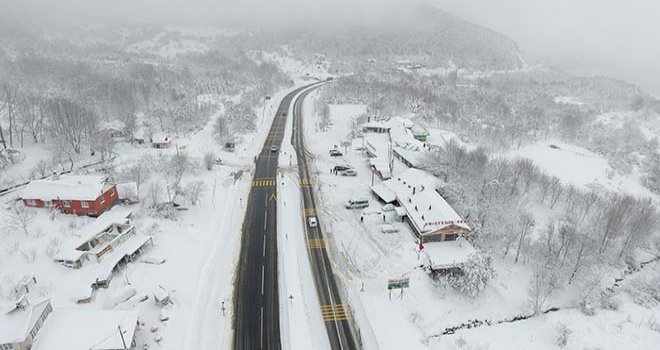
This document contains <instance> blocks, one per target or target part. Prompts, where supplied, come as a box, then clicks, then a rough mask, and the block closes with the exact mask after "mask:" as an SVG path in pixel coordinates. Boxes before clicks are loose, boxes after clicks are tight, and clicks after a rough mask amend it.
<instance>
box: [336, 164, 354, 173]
mask: <svg viewBox="0 0 660 350" xmlns="http://www.w3.org/2000/svg"><path fill="white" fill-rule="evenodd" d="M348 169H352V168H351V167H350V166H348V165H335V167H334V168H332V170H333V171H334V172H335V173H338V172H340V171H344V170H348Z"/></svg>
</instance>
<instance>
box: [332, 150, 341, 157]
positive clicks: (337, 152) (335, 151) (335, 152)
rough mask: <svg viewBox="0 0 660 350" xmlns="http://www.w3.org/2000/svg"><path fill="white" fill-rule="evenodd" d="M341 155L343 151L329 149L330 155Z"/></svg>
mask: <svg viewBox="0 0 660 350" xmlns="http://www.w3.org/2000/svg"><path fill="white" fill-rule="evenodd" d="M343 155H344V154H343V153H341V152H339V151H338V150H336V149H331V150H330V157H341V156H343Z"/></svg>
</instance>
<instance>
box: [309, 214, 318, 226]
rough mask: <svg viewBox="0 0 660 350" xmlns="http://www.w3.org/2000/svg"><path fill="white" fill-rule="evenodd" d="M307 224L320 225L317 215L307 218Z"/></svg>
mask: <svg viewBox="0 0 660 350" xmlns="http://www.w3.org/2000/svg"><path fill="white" fill-rule="evenodd" d="M307 224H308V225H309V227H312V228H313V227H316V226H318V225H319V223H318V222H317V221H316V216H310V217H309V218H307Z"/></svg>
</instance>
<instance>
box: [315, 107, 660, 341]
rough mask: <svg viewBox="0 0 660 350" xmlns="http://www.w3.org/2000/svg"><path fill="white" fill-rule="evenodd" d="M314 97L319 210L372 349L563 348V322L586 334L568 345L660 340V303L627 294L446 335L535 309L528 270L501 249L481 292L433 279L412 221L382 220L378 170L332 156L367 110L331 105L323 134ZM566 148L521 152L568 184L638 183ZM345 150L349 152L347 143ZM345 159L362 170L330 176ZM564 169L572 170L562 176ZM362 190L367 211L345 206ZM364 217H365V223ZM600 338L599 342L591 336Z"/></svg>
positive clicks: (353, 153) (557, 301)
mask: <svg viewBox="0 0 660 350" xmlns="http://www.w3.org/2000/svg"><path fill="white" fill-rule="evenodd" d="M313 96H314V95H311V96H310V97H313ZM313 103H314V102H313V98H309V99H308V100H307V101H306V102H305V108H304V113H305V116H304V118H305V132H306V143H307V145H308V149H309V150H310V151H311V152H312V153H313V154H314V155H315V160H314V162H313V164H314V165H313V167H314V168H315V171H314V174H315V176H316V178H317V180H318V181H317V185H316V186H317V191H318V192H317V193H318V195H319V198H320V205H321V210H320V213H319V216H320V217H321V218H322V222H323V223H324V224H325V225H326V227H325V232H327V235H328V239H329V240H330V242H331V244H329V246H330V252H331V256H332V259H333V262H334V264H335V266H336V273H337V275H338V276H340V279H341V280H342V281H343V284H344V286H345V287H346V291H345V294H347V295H349V304H350V307H351V309H352V311H353V314H354V315H355V318H356V320H357V321H358V325H359V327H360V333H361V335H362V340H363V343H364V345H365V348H366V349H402V348H406V349H453V348H456V349H505V348H506V349H511V348H541V349H546V348H547V349H550V348H556V345H555V340H556V334H555V333H556V332H555V331H554V327H555V326H556V324H557V323H558V322H562V323H565V324H566V325H567V326H568V327H570V328H571V329H572V330H573V332H574V333H573V338H572V339H577V338H580V340H579V341H574V342H573V341H570V342H569V344H570V348H576V349H582V348H599V347H600V348H622V349H623V348H626V346H625V345H626V344H628V345H630V344H634V345H635V346H634V347H635V348H638V349H653V348H654V344H656V345H657V344H658V338H659V337H660V333H658V332H656V331H653V330H652V328H651V327H649V326H648V325H647V323H648V322H650V321H648V320H649V317H651V315H652V314H653V313H654V312H657V307H656V308H654V309H644V310H641V311H640V307H639V306H637V305H635V304H633V303H631V302H630V301H629V300H625V297H624V300H625V301H624V302H623V303H622V306H621V308H620V309H619V310H618V311H603V312H602V313H601V312H600V311H599V313H598V314H597V315H596V316H594V317H588V316H585V315H583V314H582V313H581V312H580V311H578V310H575V309H566V310H561V311H558V312H556V313H551V314H548V315H543V316H540V317H538V318H533V319H530V320H526V321H519V322H516V323H505V324H501V325H495V326H484V327H480V328H476V329H468V330H461V331H458V332H457V334H455V335H446V336H440V334H441V333H442V331H443V330H444V329H445V328H447V327H452V326H457V325H460V324H462V323H464V322H467V321H469V320H483V321H485V320H491V321H498V320H505V319H511V318H513V317H516V316H518V315H527V314H529V313H530V312H531V306H530V301H529V299H530V297H529V295H528V286H529V284H530V280H531V277H532V271H531V267H530V266H529V265H525V264H514V263H513V261H512V260H511V259H510V258H509V259H502V258H501V257H499V256H495V257H494V263H495V270H496V271H497V277H496V278H495V279H494V280H493V281H491V282H490V285H489V286H488V287H487V288H486V290H485V291H484V292H482V293H481V294H480V295H479V296H477V297H476V298H469V297H467V296H464V295H461V294H460V293H459V292H457V291H456V290H454V289H453V288H451V287H448V286H445V285H438V284H437V283H436V282H434V281H433V280H432V279H431V278H430V276H429V275H428V274H427V273H426V272H425V271H423V270H422V269H420V268H419V266H420V265H421V264H422V261H421V260H420V257H419V256H418V253H417V244H416V241H415V237H414V235H413V233H412V232H411V230H410V228H409V227H408V226H407V225H406V224H404V223H401V222H397V221H396V220H395V218H394V217H393V215H392V214H386V219H385V222H383V217H382V212H381V210H380V209H381V208H380V206H379V204H378V203H377V201H376V200H375V198H374V197H373V196H372V195H371V193H370V185H371V182H372V175H371V172H370V170H369V168H368V165H367V164H368V163H367V160H366V157H365V155H364V154H363V153H362V152H361V151H360V150H355V149H353V148H352V147H349V148H347V149H346V152H345V154H344V156H343V157H330V156H329V154H328V150H329V149H331V148H333V147H334V145H339V144H340V143H341V142H342V141H345V140H346V137H347V134H348V131H349V130H350V128H351V125H352V120H353V118H354V117H355V116H356V115H359V114H360V113H361V112H362V111H363V110H364V106H361V105H343V106H332V105H331V108H330V110H331V121H332V125H331V126H330V127H329V128H328V129H327V130H326V131H321V130H320V129H319V127H318V125H319V121H320V117H319V116H316V115H314V109H313ZM429 131H430V136H429V140H431V139H433V138H435V139H442V140H443V141H444V142H446V140H447V139H449V138H452V137H455V135H452V134H451V133H447V132H444V131H441V130H429ZM436 141H437V140H436ZM444 142H442V143H444ZM359 143H360V142H354V143H353V144H354V145H357V144H359ZM438 143H441V142H438ZM559 146H560V147H562V148H561V150H556V149H551V148H549V147H548V145H539V146H536V147H530V148H529V149H523V150H520V151H519V153H517V154H515V155H514V156H529V157H533V159H534V160H535V161H538V162H539V164H540V166H541V167H543V168H546V167H547V168H548V169H546V170H547V171H549V172H552V171H555V172H556V174H557V175H558V176H559V175H562V176H563V178H562V180H564V181H573V182H574V183H576V184H581V185H588V184H590V183H592V182H593V181H594V180H595V181H608V182H604V183H602V185H603V186H608V187H609V186H613V185H614V184H618V185H619V186H621V187H622V188H629V189H631V190H639V188H637V187H635V186H634V185H633V184H634V183H635V182H634V181H633V180H630V179H624V178H615V180H612V179H608V178H607V163H606V162H605V161H604V160H603V159H602V158H599V157H597V156H596V155H594V154H591V153H588V152H585V151H584V150H580V149H578V148H574V147H570V146H568V145H564V144H559ZM545 148H547V149H548V150H546V149H545ZM340 150H341V151H342V152H344V148H343V147H340ZM552 152H557V153H559V154H552ZM546 153H548V154H546ZM562 162H569V163H562ZM571 162H572V163H571ZM585 162H593V169H592V170H589V171H593V173H590V174H589V175H587V176H585V174H581V175H580V177H578V176H577V175H575V174H573V173H572V172H571V171H570V170H572V169H575V167H574V166H575V165H576V164H579V165H581V167H584V164H585ZM345 164H347V165H350V166H352V167H354V168H355V169H356V170H357V172H358V176H357V177H343V176H338V175H333V174H332V173H331V171H330V169H331V168H332V167H334V166H335V165H345ZM571 164H573V165H571ZM589 164H591V163H589ZM564 168H565V169H569V171H568V172H565V173H561V170H562V169H564ZM589 168H591V167H589ZM403 170H405V165H403V164H402V163H400V162H398V161H395V164H394V172H393V173H394V174H397V173H399V172H401V171H403ZM585 179H586V180H585ZM373 181H374V183H378V182H379V181H380V180H379V179H378V178H377V177H374V179H373ZM616 181H618V182H616ZM626 186H629V187H626ZM359 197H362V198H369V201H370V207H369V208H367V209H364V210H349V209H345V208H344V206H343V205H344V203H345V202H346V201H347V200H348V199H349V198H359ZM361 216H364V222H363V223H362V222H361V220H360V217H361ZM384 223H387V224H391V225H393V226H395V227H396V228H398V229H399V232H396V233H382V232H381V231H380V230H379V228H380V225H382V224H384ZM404 276H405V277H409V278H410V288H407V289H405V290H404V291H403V295H401V294H400V292H399V291H398V290H396V291H394V292H393V293H392V294H391V295H390V293H389V291H388V290H387V280H388V279H393V278H400V277H404ZM390 296H391V299H390ZM572 297H574V295H571V293H560V295H558V296H557V297H556V298H553V299H552V300H551V304H552V305H551V306H554V305H557V306H564V304H565V302H566V301H568V300H570V298H572ZM640 323H642V324H640ZM633 328H635V329H634V330H632V329H633ZM629 330H630V331H629ZM593 338H598V340H595V341H592V340H591V339H593ZM615 338H616V339H615Z"/></svg>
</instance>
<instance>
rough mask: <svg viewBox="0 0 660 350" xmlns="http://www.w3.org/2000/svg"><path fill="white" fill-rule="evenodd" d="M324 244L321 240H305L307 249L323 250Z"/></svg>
mask: <svg viewBox="0 0 660 350" xmlns="http://www.w3.org/2000/svg"><path fill="white" fill-rule="evenodd" d="M325 247H326V242H325V239H323V238H311V239H308V240H307V248H309V249H325Z"/></svg>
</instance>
